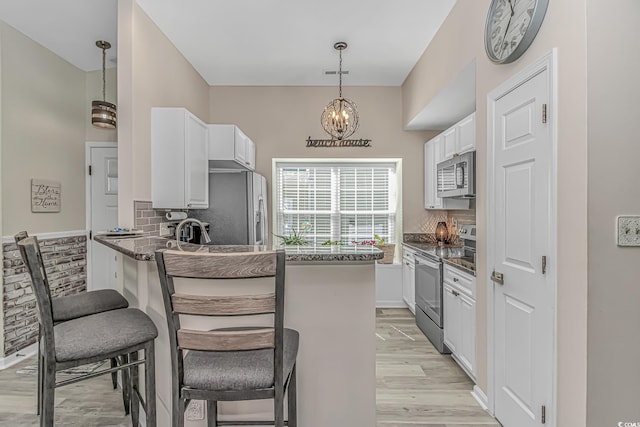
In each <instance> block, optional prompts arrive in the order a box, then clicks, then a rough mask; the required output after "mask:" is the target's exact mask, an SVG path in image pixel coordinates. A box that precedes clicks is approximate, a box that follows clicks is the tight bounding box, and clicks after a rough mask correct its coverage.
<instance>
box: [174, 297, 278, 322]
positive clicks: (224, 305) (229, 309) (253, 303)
mask: <svg viewBox="0 0 640 427" xmlns="http://www.w3.org/2000/svg"><path fill="white" fill-rule="evenodd" d="M171 301H172V303H173V311H174V312H176V313H180V314H196V315H203V316H242V315H244V316H246V315H254V314H265V313H275V311H276V294H275V293H269V294H262V295H238V296H202V295H185V294H173V295H172V296H171Z"/></svg>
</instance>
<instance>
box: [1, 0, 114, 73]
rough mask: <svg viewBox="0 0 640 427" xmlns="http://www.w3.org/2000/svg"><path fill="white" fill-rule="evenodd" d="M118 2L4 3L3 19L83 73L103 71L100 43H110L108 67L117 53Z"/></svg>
mask: <svg viewBox="0 0 640 427" xmlns="http://www.w3.org/2000/svg"><path fill="white" fill-rule="evenodd" d="M117 18H118V16H117V1H116V0H2V1H0V19H2V20H3V21H5V22H6V23H7V24H9V25H11V26H12V27H14V28H15V29H17V30H18V31H20V32H21V33H23V34H26V35H27V36H28V37H29V38H31V39H33V40H35V41H36V42H38V43H39V44H41V45H42V46H44V47H46V48H47V49H49V50H50V51H52V52H54V53H55V54H56V55H58V56H60V57H62V58H64V59H66V60H67V61H68V62H70V63H72V64H73V65H75V66H76V67H78V68H80V69H81V70H84V71H93V70H98V69H101V68H102V50H101V49H99V48H98V47H96V41H97V40H106V41H108V42H109V43H111V46H112V47H111V49H109V50H107V68H111V67H113V66H114V65H115V58H116V52H117V44H116V37H117Z"/></svg>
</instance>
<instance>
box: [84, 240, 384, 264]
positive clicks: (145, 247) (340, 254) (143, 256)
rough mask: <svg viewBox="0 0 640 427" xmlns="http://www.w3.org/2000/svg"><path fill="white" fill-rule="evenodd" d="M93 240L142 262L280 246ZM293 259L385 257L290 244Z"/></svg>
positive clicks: (369, 250) (371, 251)
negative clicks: (171, 253)
mask: <svg viewBox="0 0 640 427" xmlns="http://www.w3.org/2000/svg"><path fill="white" fill-rule="evenodd" d="M93 240H95V241H96V242H98V243H101V244H103V245H105V246H108V247H110V248H111V249H114V250H116V251H117V252H120V253H122V254H124V255H126V256H128V257H131V258H133V259H136V260H138V261H152V260H154V259H155V256H154V254H155V252H156V251H158V250H160V249H181V250H183V251H189V252H259V251H267V250H272V249H280V247H277V246H274V247H268V246H262V245H195V244H192V243H183V242H177V241H176V240H171V239H168V238H166V237H148V236H145V237H127V238H124V237H106V236H94V237H93ZM284 250H285V252H286V254H287V261H289V262H373V261H375V260H377V259H382V258H383V257H384V252H382V251H381V250H380V249H378V248H376V247H374V246H355V245H354V246H347V245H344V246H286V247H284Z"/></svg>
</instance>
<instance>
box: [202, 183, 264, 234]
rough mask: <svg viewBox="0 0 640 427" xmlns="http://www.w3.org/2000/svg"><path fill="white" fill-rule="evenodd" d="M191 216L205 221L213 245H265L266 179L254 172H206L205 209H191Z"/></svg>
mask: <svg viewBox="0 0 640 427" xmlns="http://www.w3.org/2000/svg"><path fill="white" fill-rule="evenodd" d="M189 215H190V216H191V217H193V218H197V219H199V220H201V221H204V222H207V223H209V236H210V237H211V244H214V245H266V244H268V243H269V238H268V237H269V236H268V234H267V218H268V216H267V180H266V178H265V177H264V176H262V175H260V174H257V173H255V172H235V171H234V172H229V171H219V172H218V171H212V172H210V173H209V209H194V210H192V211H190V212H189Z"/></svg>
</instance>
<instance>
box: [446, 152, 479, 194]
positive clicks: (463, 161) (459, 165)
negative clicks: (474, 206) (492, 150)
mask: <svg viewBox="0 0 640 427" xmlns="http://www.w3.org/2000/svg"><path fill="white" fill-rule="evenodd" d="M475 169H476V152H475V151H471V152H468V153H464V154H460V155H459V156H455V157H453V158H451V159H449V160H445V161H444V162H440V163H438V166H437V173H438V177H437V182H438V197H457V198H474V197H476V180H475V173H476V171H475Z"/></svg>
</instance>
